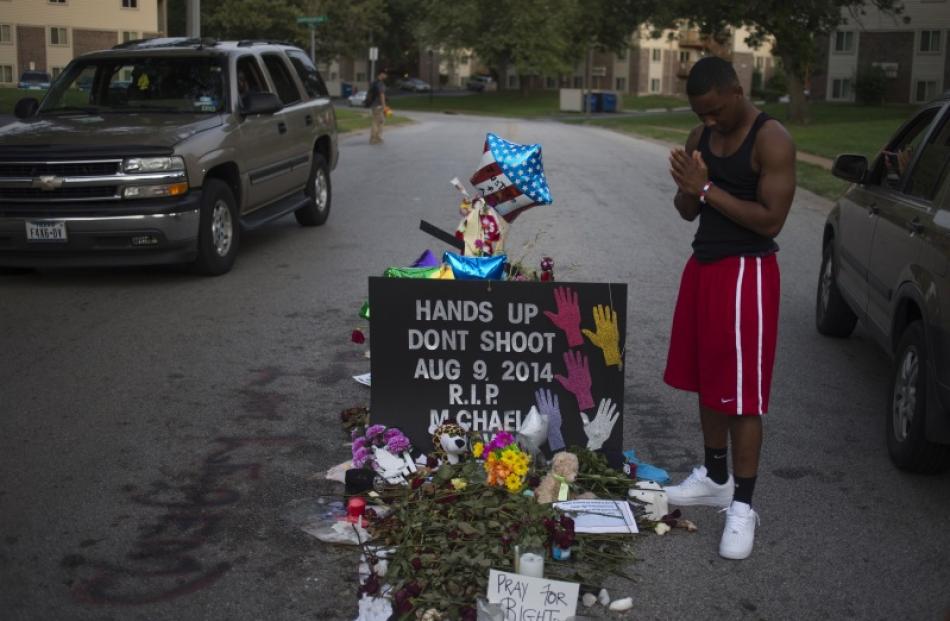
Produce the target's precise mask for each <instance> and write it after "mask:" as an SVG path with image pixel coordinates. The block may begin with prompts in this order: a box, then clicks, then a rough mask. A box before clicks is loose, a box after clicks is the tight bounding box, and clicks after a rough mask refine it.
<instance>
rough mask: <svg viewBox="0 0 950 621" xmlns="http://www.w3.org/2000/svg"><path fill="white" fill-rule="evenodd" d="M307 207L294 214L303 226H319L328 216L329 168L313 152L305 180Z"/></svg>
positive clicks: (324, 160)
mask: <svg viewBox="0 0 950 621" xmlns="http://www.w3.org/2000/svg"><path fill="white" fill-rule="evenodd" d="M306 194H307V198H308V199H309V200H308V201H307V205H306V206H305V207H301V208H300V209H298V210H297V211H295V212H294V216H296V217H297V222H299V223H300V224H302V225H303V226H320V225H321V224H323V223H324V222H326V221H327V218H328V217H329V216H330V197H331V193H330V166H329V165H328V164H327V161H326V159H325V158H324V157H323V155H321V154H320V153H317V152H314V154H313V162H312V163H311V164H310V178H309V179H308V180H307V190H306Z"/></svg>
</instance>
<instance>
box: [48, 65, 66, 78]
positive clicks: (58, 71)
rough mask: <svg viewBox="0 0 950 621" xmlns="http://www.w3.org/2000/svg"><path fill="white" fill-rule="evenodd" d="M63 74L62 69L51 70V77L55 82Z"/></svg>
mask: <svg viewBox="0 0 950 621" xmlns="http://www.w3.org/2000/svg"><path fill="white" fill-rule="evenodd" d="M62 72H63V68H62V67H53V68H51V69H50V70H49V74H50V77H51V78H53V79H54V80H55V79H56V78H58V77H59V74H61V73H62Z"/></svg>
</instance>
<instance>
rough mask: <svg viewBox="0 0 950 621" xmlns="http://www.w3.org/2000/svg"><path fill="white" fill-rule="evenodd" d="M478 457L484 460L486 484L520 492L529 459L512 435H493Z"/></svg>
mask: <svg viewBox="0 0 950 621" xmlns="http://www.w3.org/2000/svg"><path fill="white" fill-rule="evenodd" d="M480 456H481V457H483V458H484V460H485V464H484V467H485V475H486V483H488V484H489V485H494V486H496V487H505V488H506V489H507V490H508V491H509V492H512V493H516V492H519V491H521V488H522V487H524V482H525V476H526V475H527V474H528V466H529V465H530V464H531V457H530V456H529V455H528V454H527V453H525V452H524V450H522V448H521V447H520V446H518V444H517V443H516V442H515V437H514V436H513V435H511V434H510V433H508V432H507V431H502V432H499V433H497V434H495V437H494V438H492V440H491V442H489V443H488V444H487V445H485V446H484V447H483V448H482V449H481V451H480Z"/></svg>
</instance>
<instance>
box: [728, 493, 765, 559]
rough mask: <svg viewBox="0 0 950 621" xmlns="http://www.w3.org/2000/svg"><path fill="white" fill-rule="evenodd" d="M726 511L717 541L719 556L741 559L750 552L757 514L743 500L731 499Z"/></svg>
mask: <svg viewBox="0 0 950 621" xmlns="http://www.w3.org/2000/svg"><path fill="white" fill-rule="evenodd" d="M723 511H725V512H726V527H725V529H723V531H722V539H721V540H720V541H719V556H721V557H723V558H730V559H734V560H737V561H741V560H742V559H744V558H748V557H749V555H750V554H752V543H753V542H754V541H755V527H756V525H757V524H758V523H759V514H758V513H756V512H755V510H754V509H753V508H752V507H750V506H749V505H747V504H746V503H744V502H739V501H733V503H732V504H731V505H729V508H728V509H723Z"/></svg>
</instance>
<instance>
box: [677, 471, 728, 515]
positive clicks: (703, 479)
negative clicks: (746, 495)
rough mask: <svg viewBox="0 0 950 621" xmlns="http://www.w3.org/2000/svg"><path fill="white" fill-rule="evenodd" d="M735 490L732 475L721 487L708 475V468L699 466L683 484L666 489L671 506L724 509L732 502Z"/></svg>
mask: <svg viewBox="0 0 950 621" xmlns="http://www.w3.org/2000/svg"><path fill="white" fill-rule="evenodd" d="M735 488H736V484H735V482H734V481H733V480H732V475H731V474H730V475H729V478H728V479H727V480H726V482H725V483H723V484H722V485H719V484H718V483H716V482H715V481H713V480H712V479H710V478H709V477H708V476H707V475H706V466H699V467H698V468H693V473H692V474H691V475H689V476H688V477H687V478H686V479H685V480H684V481H683V482H682V483H680V484H679V485H671V486H670V487H667V488H665V489H666V497H667V500H668V501H669V503H670V504H671V505H678V506H680V507H685V506H688V505H706V506H710V507H721V508H723V509H724V508H726V507H728V506H729V503H730V502H732V494H733V492H735Z"/></svg>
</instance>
